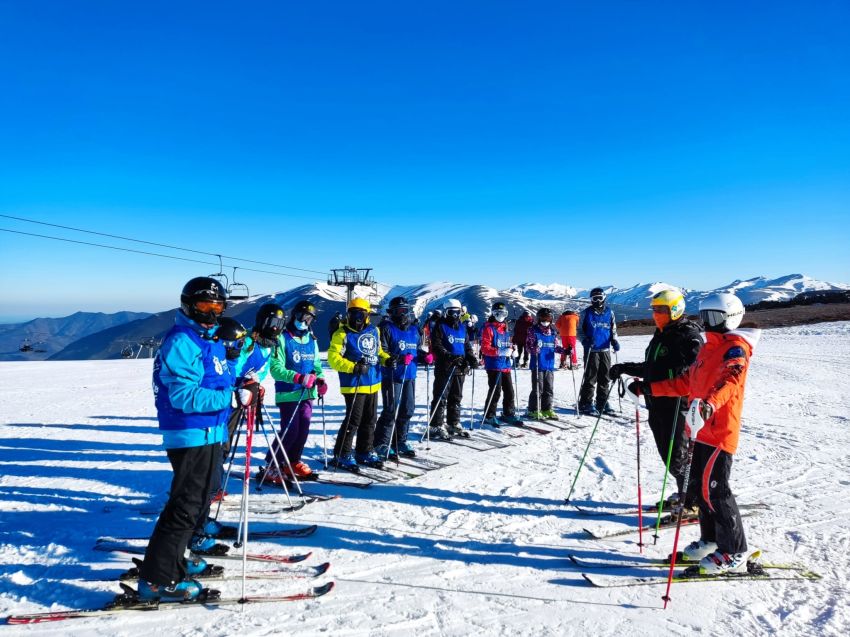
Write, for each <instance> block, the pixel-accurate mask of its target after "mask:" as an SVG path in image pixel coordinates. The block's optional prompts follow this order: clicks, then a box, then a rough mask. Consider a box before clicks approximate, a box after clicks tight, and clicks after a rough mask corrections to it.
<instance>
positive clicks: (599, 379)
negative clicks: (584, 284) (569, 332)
mask: <svg viewBox="0 0 850 637" xmlns="http://www.w3.org/2000/svg"><path fill="white" fill-rule="evenodd" d="M580 325H581V328H580V331H581V345H582V347H583V348H584V374H583V375H582V378H581V390H580V391H579V399H578V410H579V413H580V414H584V415H586V416H598V415H599V412H602V413H603V414H609V415H610V414H614V413H616V412H615V411H614V410H613V409H611V405H610V404H609V403H608V394H609V389H608V386H609V381H608V372H609V370H610V369H611V352H610V351H609V348H612V347H613V348H614V351H615V352H619V351H620V343H619V342H618V341H617V323H616V321H615V319H614V312H613V311H612V310H611V308H609V307H606V305H605V292H604V291H603V290H602V288H593V289H592V290H591V291H590V307H588V308H587V309H586V310H584V312H582V315H581V324H580ZM594 390H595V394H596V398H595V403H594Z"/></svg>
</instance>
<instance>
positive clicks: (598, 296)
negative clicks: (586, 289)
mask: <svg viewBox="0 0 850 637" xmlns="http://www.w3.org/2000/svg"><path fill="white" fill-rule="evenodd" d="M590 300H591V301H593V302H594V303H600V302H602V301H604V300H605V295H604V294H594V295H593V296H591V297H590Z"/></svg>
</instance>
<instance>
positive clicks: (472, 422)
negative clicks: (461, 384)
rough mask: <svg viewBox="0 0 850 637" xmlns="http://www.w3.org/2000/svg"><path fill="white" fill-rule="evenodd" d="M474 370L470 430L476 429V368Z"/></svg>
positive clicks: (470, 400) (470, 404)
mask: <svg viewBox="0 0 850 637" xmlns="http://www.w3.org/2000/svg"><path fill="white" fill-rule="evenodd" d="M471 372H472V392H471V394H472V395H471V396H470V397H469V430H470V431H475V369H474V368H473V369H472V370H471Z"/></svg>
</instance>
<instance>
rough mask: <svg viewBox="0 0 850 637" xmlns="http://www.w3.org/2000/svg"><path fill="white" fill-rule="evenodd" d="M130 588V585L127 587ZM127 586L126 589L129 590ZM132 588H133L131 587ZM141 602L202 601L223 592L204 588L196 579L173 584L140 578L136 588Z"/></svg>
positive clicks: (213, 597)
mask: <svg viewBox="0 0 850 637" xmlns="http://www.w3.org/2000/svg"><path fill="white" fill-rule="evenodd" d="M125 586H126V584H125V585H124V586H122V588H124V587H125ZM127 588H129V587H127ZM127 588H125V590H127ZM130 590H132V589H130ZM136 594H137V596H138V600H139V601H140V602H183V603H185V602H200V601H207V600H210V599H215V598H217V597H218V596H219V595H220V594H221V593H220V592H219V591H216V590H212V589H209V588H204V587H203V586H201V583H200V582H199V581H197V580H194V579H184V580H183V581H182V582H177V583H176V584H173V585H171V586H162V585H160V584H152V583H151V582H148V581H147V580H143V579H140V580H139V584H138V588H137V590H136Z"/></svg>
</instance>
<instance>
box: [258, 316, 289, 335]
mask: <svg viewBox="0 0 850 637" xmlns="http://www.w3.org/2000/svg"><path fill="white" fill-rule="evenodd" d="M284 327H286V316H269V317H268V318H266V321H265V323H263V326H262V330H261V331H265V330H271V331H272V332H282V331H283V328H284Z"/></svg>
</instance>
